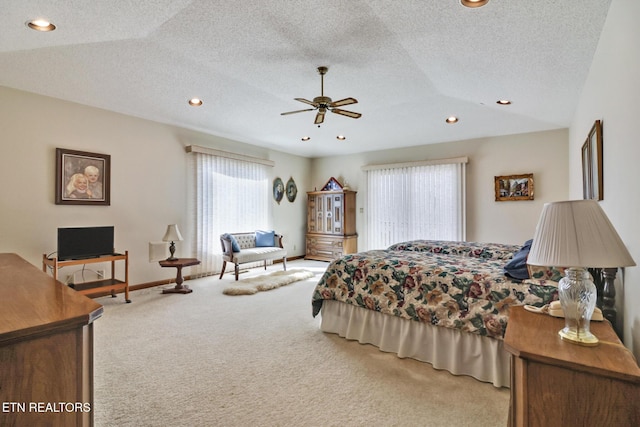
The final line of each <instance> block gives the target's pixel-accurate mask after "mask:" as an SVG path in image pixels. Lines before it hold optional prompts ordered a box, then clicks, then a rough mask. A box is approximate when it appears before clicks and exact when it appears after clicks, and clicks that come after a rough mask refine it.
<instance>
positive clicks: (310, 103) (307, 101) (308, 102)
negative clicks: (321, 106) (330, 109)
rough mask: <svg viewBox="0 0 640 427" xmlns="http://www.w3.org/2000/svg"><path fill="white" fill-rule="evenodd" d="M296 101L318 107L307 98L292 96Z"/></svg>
mask: <svg viewBox="0 0 640 427" xmlns="http://www.w3.org/2000/svg"><path fill="white" fill-rule="evenodd" d="M293 99H295V100H296V101H300V102H304V103H305V104H309V105H313V106H314V107H316V108H318V104H316V103H315V102H313V101H309V100H308V99H304V98H293Z"/></svg>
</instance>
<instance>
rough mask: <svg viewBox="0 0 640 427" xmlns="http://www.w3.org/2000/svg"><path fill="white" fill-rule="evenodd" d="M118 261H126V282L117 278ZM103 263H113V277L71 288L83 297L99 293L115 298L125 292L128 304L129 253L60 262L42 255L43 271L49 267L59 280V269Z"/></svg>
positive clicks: (78, 284) (75, 285) (77, 284)
mask: <svg viewBox="0 0 640 427" xmlns="http://www.w3.org/2000/svg"><path fill="white" fill-rule="evenodd" d="M116 261H124V280H118V279H116V277H115V271H116V269H115V267H116V266H115V264H116ZM101 262H110V263H111V277H110V278H103V279H102V280H95V281H92V282H86V283H76V284H74V285H73V286H71V285H69V287H71V288H73V289H75V290H76V291H77V292H79V293H81V294H83V295H94V294H97V293H104V292H111V296H112V297H114V298H115V296H116V292H117V291H124V300H125V301H126V302H128V303H130V302H131V300H130V299H129V251H125V253H124V254H116V255H105V256H101V257H96V258H86V259H70V260H66V261H58V259H57V258H48V257H47V255H46V254H44V255H42V271H44V272H45V273H46V272H47V267H50V268H51V271H52V274H53V278H54V279H56V280H57V279H58V269H60V268H62V267H69V266H73V265H84V264H96V263H101Z"/></svg>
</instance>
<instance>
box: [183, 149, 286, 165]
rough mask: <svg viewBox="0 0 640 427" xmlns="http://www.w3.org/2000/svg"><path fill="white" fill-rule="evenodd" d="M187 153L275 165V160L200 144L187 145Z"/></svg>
mask: <svg viewBox="0 0 640 427" xmlns="http://www.w3.org/2000/svg"><path fill="white" fill-rule="evenodd" d="M185 150H186V151H187V153H201V154H209V155H211V156H218V157H225V158H227V159H234V160H241V161H244V162H250V163H258V164H261V165H265V166H271V167H273V166H275V165H276V162H274V161H273V160H267V159H261V158H259V157H252V156H246V155H244V154H236V153H230V152H228V151H222V150H216V149H214V148H208V147H201V146H199V145H187V146H186V147H185Z"/></svg>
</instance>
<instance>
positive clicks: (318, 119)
mask: <svg viewBox="0 0 640 427" xmlns="http://www.w3.org/2000/svg"><path fill="white" fill-rule="evenodd" d="M326 112H327V110H326V109H324V108H321V109H319V110H318V114H316V120H315V122H313V123H314V124H316V125H319V124H320V123H322V122H324V113H326Z"/></svg>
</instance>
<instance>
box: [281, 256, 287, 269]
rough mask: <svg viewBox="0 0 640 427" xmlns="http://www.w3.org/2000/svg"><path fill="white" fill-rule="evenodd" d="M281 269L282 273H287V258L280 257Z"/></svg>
mask: <svg viewBox="0 0 640 427" xmlns="http://www.w3.org/2000/svg"><path fill="white" fill-rule="evenodd" d="M282 267H283V268H284V271H287V257H286V256H285V257H282Z"/></svg>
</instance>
